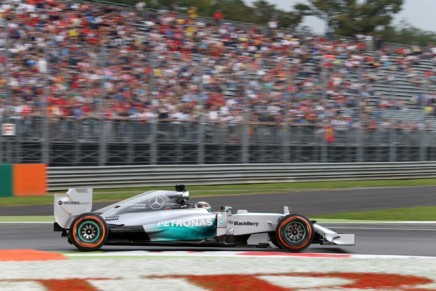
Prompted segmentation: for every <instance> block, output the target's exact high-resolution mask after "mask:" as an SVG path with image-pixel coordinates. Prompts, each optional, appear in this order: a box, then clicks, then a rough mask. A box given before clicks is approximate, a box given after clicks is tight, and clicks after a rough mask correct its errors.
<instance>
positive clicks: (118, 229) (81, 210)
mask: <svg viewBox="0 0 436 291" xmlns="http://www.w3.org/2000/svg"><path fill="white" fill-rule="evenodd" d="M188 199H189V192H188V191H186V190H185V186H184V185H177V186H176V191H163V190H159V191H147V192H144V193H142V194H139V195H137V196H134V197H132V198H130V199H126V200H123V201H120V202H118V203H115V204H112V205H109V206H107V207H104V208H101V209H98V210H95V211H92V212H91V209H92V189H69V190H68V192H67V193H65V194H56V195H55V203H54V214H55V219H56V222H55V223H54V230H55V231H60V232H62V236H66V237H68V242H69V243H72V244H74V245H75V246H76V247H77V248H78V249H80V250H83V251H94V250H98V249H100V248H101V247H102V246H103V245H141V246H142V245H144V246H146V245H177V246H182V245H183V246H214V247H217V246H218V247H236V246H237V247H245V246H249V245H248V243H247V241H248V239H249V237H250V235H252V234H257V233H267V234H268V238H269V241H267V239H265V242H264V243H260V244H258V245H256V246H257V247H269V246H270V242H271V243H272V244H273V245H275V246H276V247H278V248H282V249H285V250H288V251H291V252H299V251H302V250H304V249H305V248H307V247H308V246H309V245H310V244H321V245H341V246H348V245H354V234H338V233H336V232H334V231H332V230H330V229H328V228H326V227H323V226H321V225H319V224H318V223H316V222H315V221H310V220H309V219H307V218H306V217H305V216H302V215H299V214H294V213H290V212H289V209H288V207H284V212H283V213H251V212H248V211H246V210H238V211H237V212H236V213H232V208H231V207H229V206H223V207H222V208H221V210H220V211H218V212H212V208H211V207H210V205H209V204H208V203H207V202H197V203H194V204H188V203H187V200H188Z"/></svg>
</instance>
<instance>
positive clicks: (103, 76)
mask: <svg viewBox="0 0 436 291" xmlns="http://www.w3.org/2000/svg"><path fill="white" fill-rule="evenodd" d="M273 22H275V23H274V25H272V24H271V25H269V27H266V28H265V27H258V26H254V25H243V24H235V23H231V22H226V21H225V15H223V14H222V13H221V12H220V11H217V12H216V13H214V16H213V18H212V20H210V21H209V20H207V19H202V18H199V17H198V16H197V11H196V8H195V7H191V8H189V9H188V11H187V15H181V14H178V13H177V11H167V10H162V11H146V12H144V7H143V6H139V5H138V6H137V7H136V10H135V8H121V7H111V6H108V5H101V4H96V3H87V2H84V3H75V2H73V1H60V0H3V1H1V4H0V26H1V27H3V30H2V31H1V32H0V48H1V49H2V50H1V54H0V70H1V71H0V72H1V74H0V91H1V92H3V94H5V95H4V96H5V97H2V98H1V99H0V117H1V116H8V117H12V118H14V119H20V120H29V122H31V121H32V118H34V117H35V116H40V115H41V114H48V115H49V116H50V117H51V120H62V119H72V120H83V121H88V122H89V120H94V121H98V120H99V119H100V118H102V117H104V118H105V119H106V120H114V121H120V120H121V121H125V120H135V121H140V122H141V123H143V124H150V123H152V122H153V121H155V120H156V119H159V120H161V121H168V122H171V123H174V124H180V123H189V122H194V123H195V122H198V121H199V120H201V118H204V119H203V120H204V121H205V122H207V123H211V124H220V125H232V124H233V125H235V124H242V123H243V122H244V120H246V119H247V118H248V119H249V122H250V123H251V124H252V125H253V126H254V127H255V125H256V124H268V125H283V124H290V125H293V126H295V125H310V126H321V127H328V126H332V127H333V128H334V129H335V130H338V131H340V130H342V129H344V128H359V127H362V128H366V129H368V130H371V129H374V128H377V127H383V126H386V124H393V122H391V121H386V120H384V119H383V116H382V114H381V112H383V110H387V109H392V110H404V109H406V108H407V107H408V106H409V105H410V104H412V105H413V103H415V104H416V105H420V106H421V105H422V106H423V107H425V111H426V112H427V113H428V114H433V112H436V110H434V109H436V107H435V108H433V106H436V105H435V99H436V95H435V94H434V93H433V92H432V91H430V92H428V94H427V95H425V96H416V98H415V99H416V100H412V98H411V100H410V102H409V103H410V104H409V103H408V102H405V101H403V100H400V99H396V98H394V96H393V98H390V99H386V98H385V99H380V98H376V96H375V94H374V86H375V84H377V83H379V82H383V83H385V84H388V85H391V86H394V85H395V81H396V80H395V76H396V74H397V72H399V71H402V72H405V73H407V75H408V76H410V82H411V84H414V85H415V86H424V83H425V82H424V81H423V80H429V81H432V82H434V81H435V75H434V71H433V70H429V71H427V72H426V73H425V75H424V76H422V75H421V73H420V72H417V71H416V66H415V65H416V64H417V63H419V61H420V60H421V59H423V58H426V59H435V60H436V58H435V56H436V47H434V48H431V49H429V50H425V51H421V50H417V49H414V48H411V49H408V48H399V49H397V50H395V51H392V50H387V49H384V48H383V47H382V46H381V45H380V43H379V42H377V46H380V48H379V49H378V50H376V51H375V52H374V53H372V48H373V45H374V44H373V40H372V38H368V37H365V36H356V37H355V38H352V39H345V38H339V39H335V38H332V37H322V36H307V35H299V34H296V33H294V32H292V31H288V30H281V29H280V26H279V23H277V22H276V21H275V20H272V21H271V23H273ZM378 41H379V40H378ZM370 52H371V53H370ZM45 105H47V106H45ZM45 110H47V112H44V111H45ZM396 126H397V125H396ZM402 126H404V128H407V129H410V130H413V129H414V128H419V126H426V125H423V124H416V122H410V123H407V122H405V123H404V125H402Z"/></svg>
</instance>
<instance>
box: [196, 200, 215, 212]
mask: <svg viewBox="0 0 436 291" xmlns="http://www.w3.org/2000/svg"><path fill="white" fill-rule="evenodd" d="M194 208H206V209H207V211H209V212H211V211H212V207H211V206H210V204H209V203H207V202H206V201H199V202H196V203H195V204H194Z"/></svg>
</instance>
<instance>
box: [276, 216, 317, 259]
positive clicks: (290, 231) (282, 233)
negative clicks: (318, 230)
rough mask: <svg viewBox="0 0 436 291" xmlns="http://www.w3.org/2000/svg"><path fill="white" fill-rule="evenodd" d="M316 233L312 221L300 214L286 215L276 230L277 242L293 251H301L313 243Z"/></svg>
mask: <svg viewBox="0 0 436 291" xmlns="http://www.w3.org/2000/svg"><path fill="white" fill-rule="evenodd" d="M314 234H315V232H314V230H313V225H312V222H310V220H309V219H307V218H306V217H305V216H302V215H298V214H291V215H288V216H285V217H284V218H283V219H282V220H281V221H280V222H279V224H278V226H277V229H276V232H275V235H276V237H277V243H278V244H279V245H280V246H281V247H282V248H284V249H286V250H288V251H291V252H300V251H302V250H304V249H305V248H307V247H308V246H309V245H310V244H311V243H312V240H313V237H314Z"/></svg>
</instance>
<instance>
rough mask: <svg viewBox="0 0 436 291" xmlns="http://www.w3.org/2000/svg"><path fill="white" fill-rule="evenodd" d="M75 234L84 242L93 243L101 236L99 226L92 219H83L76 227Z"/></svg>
mask: <svg viewBox="0 0 436 291" xmlns="http://www.w3.org/2000/svg"><path fill="white" fill-rule="evenodd" d="M77 235H78V237H79V239H80V241H82V242H84V243H94V242H96V241H97V240H98V239H99V238H100V236H101V229H100V226H99V225H98V224H97V223H96V222H94V221H89V220H88V221H84V222H82V223H81V224H79V226H78V227H77Z"/></svg>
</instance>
